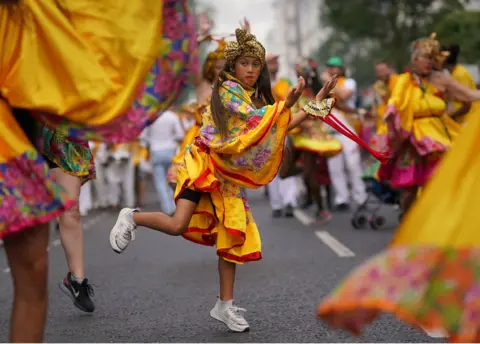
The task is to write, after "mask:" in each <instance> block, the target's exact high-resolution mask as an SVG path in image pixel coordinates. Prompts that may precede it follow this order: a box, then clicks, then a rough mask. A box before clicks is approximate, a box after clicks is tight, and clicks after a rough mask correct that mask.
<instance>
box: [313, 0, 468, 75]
mask: <svg viewBox="0 0 480 344" xmlns="http://www.w3.org/2000/svg"><path fill="white" fill-rule="evenodd" d="M468 2H469V0H349V1H348V5H345V3H344V1H339V0H323V3H322V4H321V10H320V13H321V14H320V21H321V23H322V24H323V25H327V26H329V27H331V29H332V33H331V36H330V39H327V41H326V42H325V43H324V45H322V47H321V48H320V51H329V52H331V51H334V50H337V51H341V52H342V53H343V55H342V56H344V57H345V60H353V62H354V65H353V66H351V67H353V70H357V72H358V71H364V70H363V68H362V67H361V66H358V64H359V63H360V62H361V61H360V60H362V59H360V60H359V59H358V55H359V52H358V49H359V48H361V50H362V52H361V54H360V55H361V56H363V57H365V56H366V58H363V60H365V59H370V60H371V61H372V60H376V59H384V60H387V61H389V62H390V63H391V64H392V65H393V66H394V67H396V68H397V69H398V70H403V68H404V67H405V65H406V64H407V63H408V61H409V54H408V48H409V45H410V44H411V42H413V41H414V40H415V39H417V38H420V37H424V36H427V35H428V34H429V33H431V32H432V31H433V30H434V26H435V25H434V24H435V23H436V22H438V21H440V20H441V19H442V18H444V17H445V16H446V15H447V14H449V13H451V12H454V11H457V10H463V8H464V6H465V5H466V4H467V3H468ZM365 50H366V52H365ZM347 55H349V56H351V57H350V58H348V57H347ZM362 63H364V61H363V62H362ZM355 65H357V66H355ZM358 81H359V82H361V80H358Z"/></svg>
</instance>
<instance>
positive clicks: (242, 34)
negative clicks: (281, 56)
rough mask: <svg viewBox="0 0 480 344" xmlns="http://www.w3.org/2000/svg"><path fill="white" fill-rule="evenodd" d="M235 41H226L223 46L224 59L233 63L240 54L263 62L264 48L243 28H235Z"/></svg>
mask: <svg viewBox="0 0 480 344" xmlns="http://www.w3.org/2000/svg"><path fill="white" fill-rule="evenodd" d="M235 36H236V37H237V41H236V42H228V43H227V46H226V47H225V59H226V60H227V61H228V62H230V63H233V62H235V60H236V59H238V58H239V57H240V56H248V57H256V58H258V59H259V60H260V61H261V62H262V64H264V63H265V48H264V47H263V45H262V44H261V43H260V42H259V41H257V38H256V37H255V36H254V35H252V34H251V33H247V31H245V30H243V29H237V30H235Z"/></svg>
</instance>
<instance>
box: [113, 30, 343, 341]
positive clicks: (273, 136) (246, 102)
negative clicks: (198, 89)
mask: <svg viewBox="0 0 480 344" xmlns="http://www.w3.org/2000/svg"><path fill="white" fill-rule="evenodd" d="M236 38H237V40H236V42H229V43H228V44H227V46H226V48H225V58H226V60H227V65H226V67H225V70H224V72H222V74H221V75H220V77H219V79H218V80H217V81H216V82H215V85H214V88H213V93H212V99H211V102H210V105H209V106H208V107H207V108H206V110H205V111H204V113H203V116H202V117H203V122H202V128H201V130H200V135H199V136H198V137H197V138H196V139H195V142H194V143H193V144H191V145H190V146H188V147H187V149H186V151H185V156H184V162H183V165H182V166H181V168H179V170H178V178H177V179H178V182H177V188H176V192H175V200H176V205H177V207H176V211H175V214H174V215H173V216H168V215H166V214H163V213H143V212H139V211H137V210H135V209H129V208H125V209H122V210H121V211H120V214H119V216H118V219H117V222H116V224H115V226H114V227H113V229H112V231H111V233H110V245H111V247H112V249H113V250H114V251H115V252H117V253H122V252H123V251H124V250H125V249H126V248H127V246H128V245H129V244H130V242H131V241H132V240H133V239H134V235H135V233H136V229H137V227H147V228H151V229H154V230H157V231H160V232H163V233H165V234H168V235H175V236H178V235H182V236H183V237H184V238H186V239H188V240H191V241H193V242H196V243H198V244H202V245H208V246H214V245H215V246H216V251H217V255H218V256H219V260H218V269H219V274H220V294H219V298H218V300H217V302H216V304H215V306H214V308H213V309H212V310H211V312H210V315H211V316H212V317H213V318H214V319H217V320H219V321H221V322H223V323H225V324H226V325H227V326H228V327H229V328H230V329H231V330H233V331H235V332H243V331H247V330H248V329H249V325H248V323H247V321H246V320H245V318H244V317H243V315H242V314H241V310H242V309H240V308H238V307H236V306H235V304H234V302H233V289H234V282H235V271H236V265H237V264H242V263H245V262H251V261H257V260H260V259H261V258H262V253H261V242H260V234H259V232H258V229H257V226H256V224H255V221H254V219H253V217H252V213H251V210H250V206H249V204H248V202H247V199H246V195H245V190H244V188H259V187H261V186H263V185H265V184H267V183H269V182H270V181H271V180H272V179H273V178H274V177H275V175H276V174H277V172H278V169H279V166H280V163H281V161H282V154H283V149H284V141H285V137H286V135H287V131H288V130H289V129H291V128H293V127H296V126H298V125H299V124H300V123H301V122H302V121H303V120H305V119H306V118H307V116H308V115H307V113H306V112H305V111H303V110H301V111H299V112H298V113H297V114H295V115H294V116H292V114H291V110H290V109H291V108H292V106H293V105H294V104H295V102H296V101H297V100H298V98H299V97H300V95H301V93H302V91H303V87H304V80H303V79H302V78H301V79H300V80H299V84H298V85H297V87H296V88H295V89H293V90H291V91H290V93H289V94H288V96H287V98H286V100H285V101H279V102H276V103H275V101H274V98H273V95H272V91H271V88H270V80H269V74H268V69H267V68H266V66H265V49H264V47H263V46H262V44H260V43H259V42H258V41H257V40H256V38H255V36H253V35H251V34H248V33H247V32H246V31H245V30H242V29H237V30H236ZM335 81H336V79H335V78H333V79H332V81H331V82H329V83H327V84H326V85H325V86H324V88H323V89H322V90H321V91H320V92H319V93H318V94H317V97H316V100H313V101H312V102H311V104H313V105H316V106H323V108H324V109H326V110H325V112H329V107H331V105H332V103H331V102H329V101H322V100H323V99H324V98H325V97H327V95H328V94H329V92H330V90H331V89H332V88H333V87H334V86H335Z"/></svg>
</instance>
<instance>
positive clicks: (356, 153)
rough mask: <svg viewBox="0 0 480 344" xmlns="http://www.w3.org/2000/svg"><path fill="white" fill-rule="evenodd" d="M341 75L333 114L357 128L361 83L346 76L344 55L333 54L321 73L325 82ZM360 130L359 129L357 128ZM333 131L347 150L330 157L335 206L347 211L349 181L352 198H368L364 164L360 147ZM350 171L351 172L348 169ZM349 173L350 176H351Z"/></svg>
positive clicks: (350, 127)
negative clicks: (350, 119) (355, 120)
mask: <svg viewBox="0 0 480 344" xmlns="http://www.w3.org/2000/svg"><path fill="white" fill-rule="evenodd" d="M335 74H336V75H338V76H339V78H338V82H337V86H336V87H335V90H334V93H335V98H336V99H337V103H336V105H335V108H334V109H333V111H332V113H333V114H334V115H335V116H336V117H337V118H339V119H340V120H341V121H342V122H343V124H344V125H345V126H347V127H348V128H349V129H350V130H352V131H355V129H354V127H353V125H352V121H349V120H348V119H349V118H353V117H352V116H350V115H352V114H354V113H355V112H356V102H355V101H356V98H357V83H356V82H355V80H353V79H352V78H347V77H346V76H345V66H344V64H343V61H342V59H341V58H340V57H336V56H334V57H331V58H330V59H329V60H328V61H327V68H326V70H325V71H324V72H323V73H322V74H321V78H322V81H323V82H324V83H326V82H328V81H329V80H330V79H331V78H332V76H333V75H335ZM357 129H358V128H357ZM332 134H333V135H334V136H335V138H337V139H338V140H339V141H340V142H341V143H342V146H343V151H342V152H341V153H340V154H338V155H336V156H334V157H332V158H330V159H328V169H329V171H330V176H331V179H332V185H333V189H334V191H335V205H336V207H337V210H341V211H342V210H347V209H348V208H349V205H350V192H349V189H348V184H350V186H351V188H352V195H351V196H352V199H353V201H354V202H355V203H357V204H363V203H364V202H365V200H366V199H367V193H366V190H365V185H364V183H363V181H362V164H361V155H360V148H359V147H358V145H356V144H355V143H354V142H353V141H351V140H349V139H348V138H347V137H345V136H344V135H340V134H339V133H338V132H336V131H332ZM345 169H346V170H347V171H348V173H347V172H346V171H345ZM347 175H348V177H347Z"/></svg>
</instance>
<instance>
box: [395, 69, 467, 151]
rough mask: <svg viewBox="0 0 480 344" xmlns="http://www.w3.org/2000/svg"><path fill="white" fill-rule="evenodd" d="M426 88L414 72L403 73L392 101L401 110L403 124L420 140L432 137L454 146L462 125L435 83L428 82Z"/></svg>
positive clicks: (401, 124) (434, 139) (443, 143)
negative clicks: (450, 113)
mask: <svg viewBox="0 0 480 344" xmlns="http://www.w3.org/2000/svg"><path fill="white" fill-rule="evenodd" d="M424 88H425V90H424V91H422V89H421V88H420V87H419V86H418V85H417V83H416V81H415V80H414V79H413V76H412V75H411V74H410V73H404V74H402V75H400V76H399V78H398V80H397V82H396V84H395V87H394V89H393V92H392V95H391V97H390V99H389V101H388V105H392V106H394V107H395V109H396V110H397V111H398V113H399V114H400V126H401V128H402V129H403V130H405V131H407V132H412V133H413V135H414V137H415V139H416V140H421V139H423V138H429V139H431V140H433V141H435V142H438V143H440V144H442V145H444V146H445V147H450V145H451V143H452V141H454V140H455V139H456V137H457V136H458V133H459V131H460V130H461V127H460V126H459V125H458V124H457V123H456V122H455V121H454V120H452V119H451V118H450V117H449V116H447V115H446V114H445V108H446V104H445V101H444V100H443V99H442V98H440V97H439V95H438V90H437V89H436V88H435V86H433V85H432V84H428V83H426V82H424Z"/></svg>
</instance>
